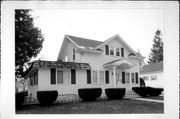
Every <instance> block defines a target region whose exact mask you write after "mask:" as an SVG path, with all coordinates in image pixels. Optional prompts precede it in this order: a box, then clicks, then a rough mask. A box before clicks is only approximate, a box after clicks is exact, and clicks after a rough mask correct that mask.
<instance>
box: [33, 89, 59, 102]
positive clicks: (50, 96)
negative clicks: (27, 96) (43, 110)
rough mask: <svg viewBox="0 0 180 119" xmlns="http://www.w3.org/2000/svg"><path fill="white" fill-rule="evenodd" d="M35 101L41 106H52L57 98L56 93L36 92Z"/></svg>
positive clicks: (55, 91)
mask: <svg viewBox="0 0 180 119" xmlns="http://www.w3.org/2000/svg"><path fill="white" fill-rule="evenodd" d="M36 94H37V99H38V101H39V102H40V104H42V105H51V104H53V103H54V102H55V101H56V99H57V96H58V91H57V90H53V91H37V92H36Z"/></svg>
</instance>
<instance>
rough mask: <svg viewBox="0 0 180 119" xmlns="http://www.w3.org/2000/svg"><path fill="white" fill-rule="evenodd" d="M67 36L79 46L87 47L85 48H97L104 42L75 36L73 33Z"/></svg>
mask: <svg viewBox="0 0 180 119" xmlns="http://www.w3.org/2000/svg"><path fill="white" fill-rule="evenodd" d="M66 37H68V38H69V39H71V40H72V41H73V42H74V43H75V44H76V45H78V46H79V47H85V48H95V47H97V46H99V45H100V44H102V43H103V42H102V41H97V40H91V39H87V38H81V37H75V36H71V35H66Z"/></svg>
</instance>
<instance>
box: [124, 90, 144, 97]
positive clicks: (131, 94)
mask: <svg viewBox="0 0 180 119" xmlns="http://www.w3.org/2000/svg"><path fill="white" fill-rule="evenodd" d="M137 97H141V96H139V95H138V94H137V93H135V92H134V91H133V90H129V91H126V93H125V96H124V98H137Z"/></svg>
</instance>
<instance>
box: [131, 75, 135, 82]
mask: <svg viewBox="0 0 180 119" xmlns="http://www.w3.org/2000/svg"><path fill="white" fill-rule="evenodd" d="M134 77H135V76H134V73H131V81H132V83H134V82H135V81H134V79H135V78H134Z"/></svg>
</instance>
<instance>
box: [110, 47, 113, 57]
mask: <svg viewBox="0 0 180 119" xmlns="http://www.w3.org/2000/svg"><path fill="white" fill-rule="evenodd" d="M110 55H114V49H113V47H112V46H111V47H110Z"/></svg>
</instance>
